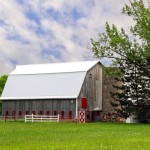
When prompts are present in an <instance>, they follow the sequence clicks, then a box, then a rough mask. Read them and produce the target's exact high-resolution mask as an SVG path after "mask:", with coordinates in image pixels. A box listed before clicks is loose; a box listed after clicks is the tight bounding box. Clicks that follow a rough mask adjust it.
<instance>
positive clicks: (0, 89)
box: [0, 75, 8, 115]
mask: <svg viewBox="0 0 150 150" xmlns="http://www.w3.org/2000/svg"><path fill="white" fill-rule="evenodd" d="M7 78H8V76H7V75H3V76H1V77H0V96H1V94H2V92H3V89H4V86H5V83H6V81H7ZM1 114H2V102H1V100H0V115H1Z"/></svg>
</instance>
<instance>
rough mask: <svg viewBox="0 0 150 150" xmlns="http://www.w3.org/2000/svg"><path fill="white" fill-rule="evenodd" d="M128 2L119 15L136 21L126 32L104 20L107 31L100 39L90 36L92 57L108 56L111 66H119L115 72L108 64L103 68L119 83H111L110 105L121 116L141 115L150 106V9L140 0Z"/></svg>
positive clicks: (101, 34)
mask: <svg viewBox="0 0 150 150" xmlns="http://www.w3.org/2000/svg"><path fill="white" fill-rule="evenodd" d="M129 3H130V4H129V5H125V6H124V7H123V9H122V14H123V15H127V16H129V17H132V19H133V20H134V22H135V25H133V26H131V27H130V34H129V35H128V34H127V33H126V32H125V30H124V29H123V28H121V29H120V30H119V29H117V27H116V26H115V25H114V24H113V25H112V26H110V25H109V23H107V22H106V31H105V32H103V33H100V34H99V39H98V40H94V39H91V43H92V47H91V49H92V51H93V53H94V56H95V57H97V58H105V57H106V58H108V59H111V60H112V67H117V68H118V69H116V71H115V74H114V71H111V69H110V67H109V68H105V69H104V70H105V73H106V75H109V76H114V77H115V79H116V80H117V81H119V82H122V84H121V85H120V86H116V85H114V88H116V92H115V93H111V95H112V97H113V98H114V100H115V102H112V105H113V106H114V108H115V110H116V111H117V112H118V114H119V115H120V116H121V117H124V118H127V117H129V116H130V115H132V114H136V115H138V116H140V114H141V113H143V112H144V111H145V110H147V108H148V107H149V106H150V74H149V72H150V8H149V7H148V6H147V5H146V4H145V3H144V2H143V1H142V0H134V1H130V0H129ZM147 4H148V5H149V3H147ZM108 73H109V74H108Z"/></svg>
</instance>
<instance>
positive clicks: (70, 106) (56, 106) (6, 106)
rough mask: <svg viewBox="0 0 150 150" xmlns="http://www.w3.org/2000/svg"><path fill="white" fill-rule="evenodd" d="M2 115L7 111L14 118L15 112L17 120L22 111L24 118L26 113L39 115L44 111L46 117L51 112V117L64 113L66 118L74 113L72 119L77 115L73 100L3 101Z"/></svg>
mask: <svg viewBox="0 0 150 150" xmlns="http://www.w3.org/2000/svg"><path fill="white" fill-rule="evenodd" d="M2 107H3V108H2V115H3V116H5V114H6V111H8V115H9V116H12V112H13V111H15V116H16V118H17V117H18V116H19V111H21V114H22V116H24V115H25V113H26V111H28V114H32V111H35V114H37V115H39V114H40V111H42V114H43V115H46V113H47V111H50V115H54V111H57V113H58V114H61V111H64V116H65V117H67V116H68V115H69V111H72V117H73V118H75V115H76V101H75V100H74V99H72V100H67V99H66V100H62V99H61V100H56V99H55V100H45V99H43V100H3V101H2Z"/></svg>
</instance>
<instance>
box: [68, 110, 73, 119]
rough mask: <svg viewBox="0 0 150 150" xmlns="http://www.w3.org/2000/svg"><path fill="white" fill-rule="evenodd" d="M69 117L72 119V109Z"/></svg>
mask: <svg viewBox="0 0 150 150" xmlns="http://www.w3.org/2000/svg"><path fill="white" fill-rule="evenodd" d="M69 119H72V111H69Z"/></svg>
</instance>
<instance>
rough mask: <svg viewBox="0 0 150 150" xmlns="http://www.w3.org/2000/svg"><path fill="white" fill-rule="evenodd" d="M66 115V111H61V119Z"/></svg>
mask: <svg viewBox="0 0 150 150" xmlns="http://www.w3.org/2000/svg"><path fill="white" fill-rule="evenodd" d="M64 114H65V112H64V111H61V116H60V117H61V119H64Z"/></svg>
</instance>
